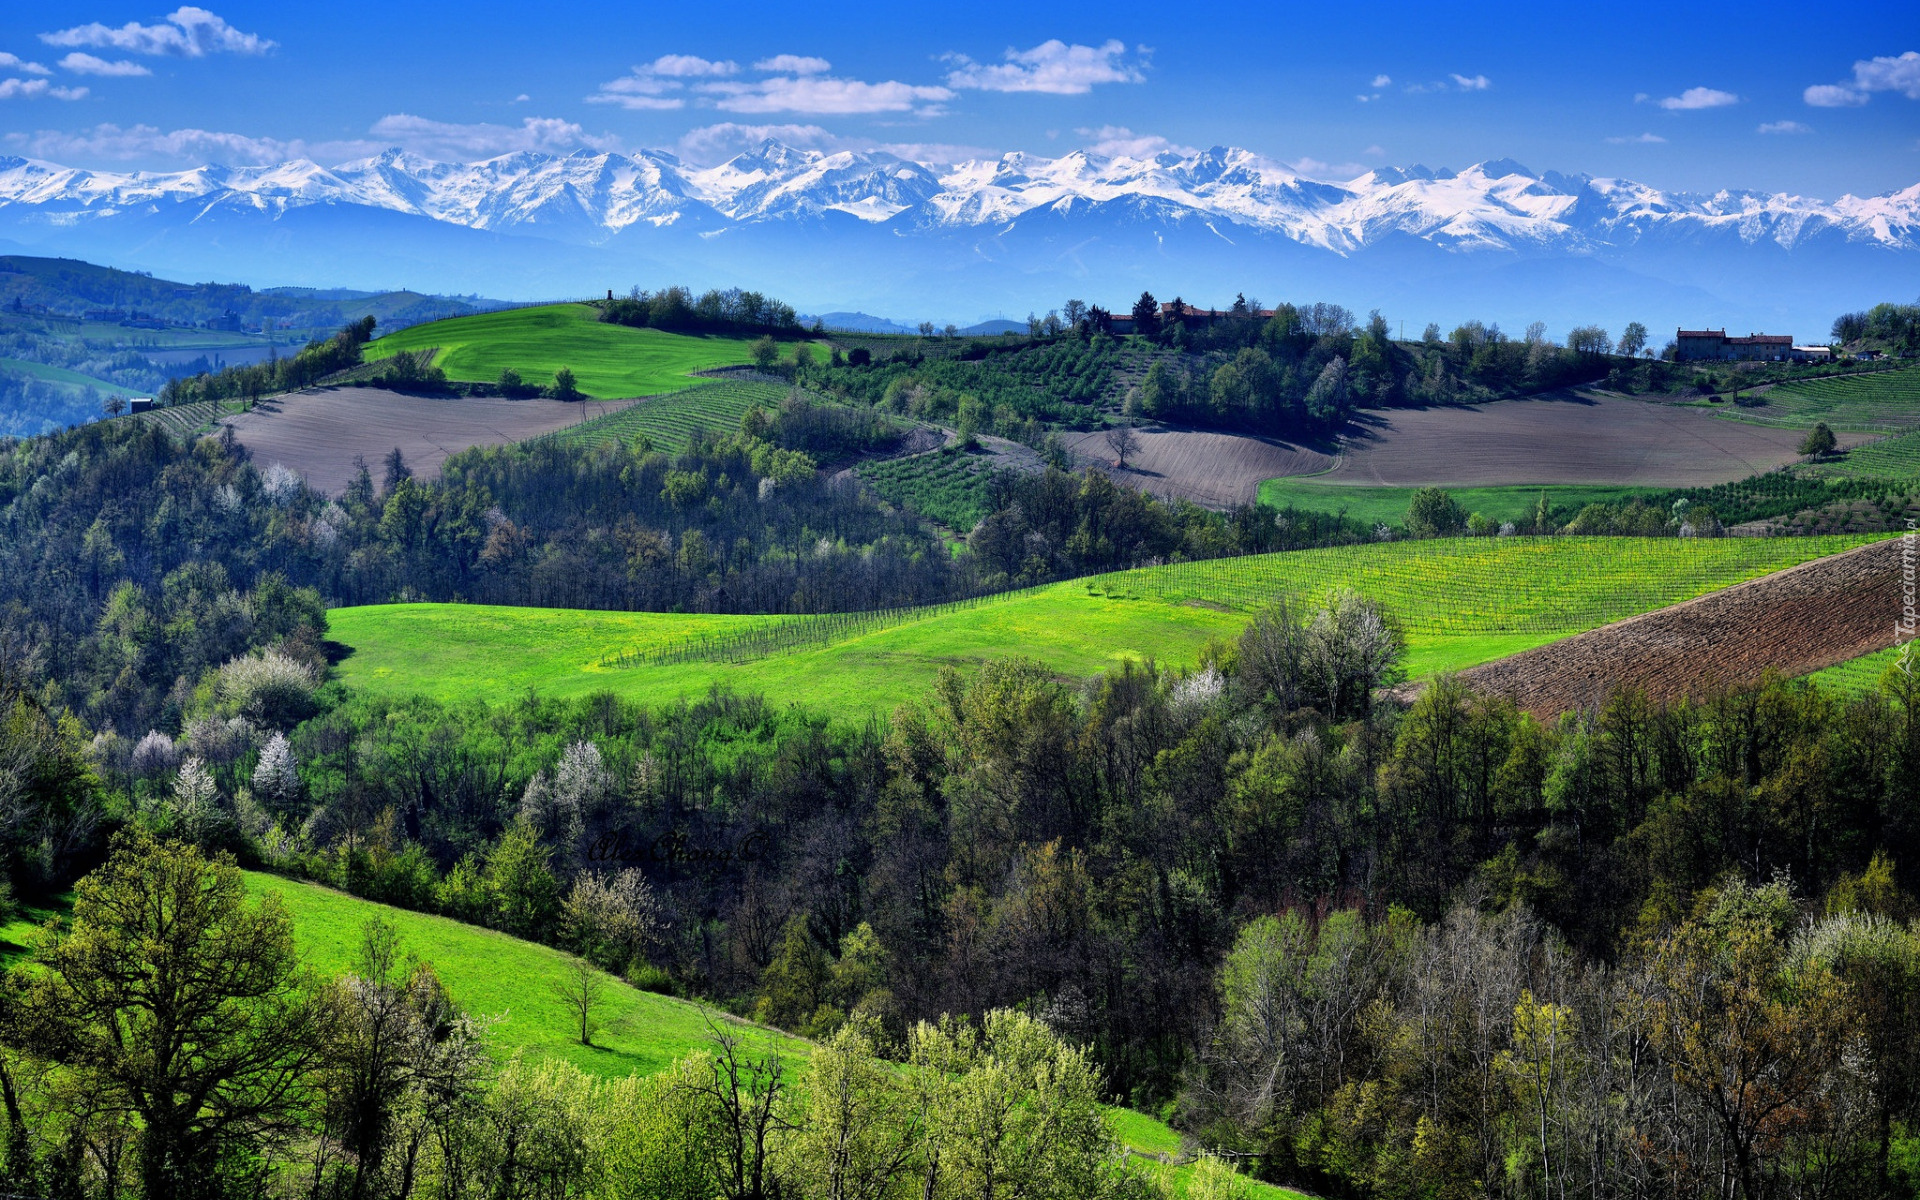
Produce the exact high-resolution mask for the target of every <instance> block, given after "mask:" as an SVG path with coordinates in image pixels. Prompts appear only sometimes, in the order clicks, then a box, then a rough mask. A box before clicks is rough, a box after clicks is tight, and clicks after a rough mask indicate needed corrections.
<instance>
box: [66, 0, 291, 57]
mask: <svg viewBox="0 0 1920 1200" xmlns="http://www.w3.org/2000/svg"><path fill="white" fill-rule="evenodd" d="M40 40H41V41H43V42H45V43H46V44H47V45H49V46H93V47H96V48H98V47H104V48H106V49H110V50H125V51H129V52H131V53H134V54H172V55H177V56H179V57H182V58H203V57H205V56H206V55H209V54H219V53H222V52H225V53H229V54H265V53H266V52H267V51H269V50H271V49H273V48H274V46H275V45H276V43H274V42H271V41H268V40H267V39H266V38H263V37H261V36H260V35H259V34H257V33H242V32H241V31H240V30H238V29H235V28H234V27H233V26H231V25H229V24H227V23H226V22H225V21H224V20H222V19H221V18H220V17H218V16H216V15H214V14H213V13H210V12H208V11H207V10H206V9H204V8H195V7H193V6H192V5H186V6H184V7H181V8H176V9H174V10H173V11H172V12H170V13H168V14H167V23H166V24H164V25H142V24H140V23H139V22H138V21H128V22H127V23H126V24H125V25H121V26H119V27H117V28H116V27H113V26H108V25H102V24H101V23H100V22H98V21H94V22H92V23H90V24H87V25H76V26H74V27H73V28H71V29H59V30H55V31H54V32H52V33H43V34H41V35H40Z"/></svg>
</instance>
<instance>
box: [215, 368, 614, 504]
mask: <svg viewBox="0 0 1920 1200" xmlns="http://www.w3.org/2000/svg"><path fill="white" fill-rule="evenodd" d="M633 403H635V401H632V400H605V401H602V400H589V401H585V402H581V403H568V402H565V401H560V400H504V399H497V398H494V397H482V396H463V397H441V396H409V395H405V394H403V393H400V392H390V391H386V390H385V389H382V388H364V387H340V388H314V389H310V390H308V391H304V392H291V393H289V394H287V395H284V396H276V397H274V398H273V399H271V400H265V401H262V402H261V403H260V404H258V405H256V406H255V407H254V409H253V411H252V412H245V413H237V414H235V415H233V416H230V417H227V418H225V419H224V420H222V421H221V422H220V423H221V424H222V425H228V426H231V427H232V428H233V432H234V436H235V437H236V438H238V439H239V441H240V444H241V445H243V446H245V447H246V448H247V449H248V450H250V451H252V453H253V458H254V462H255V463H256V464H257V465H259V466H260V467H263V468H264V467H267V466H269V465H271V464H273V463H276V462H278V463H285V464H286V465H287V466H289V467H292V468H293V469H294V470H296V471H298V472H300V474H301V476H302V477H303V478H305V479H306V481H307V483H308V485H309V486H311V487H314V488H317V489H318V490H320V491H323V492H326V493H327V494H329V495H334V496H337V495H339V494H340V492H341V491H342V490H343V489H345V488H346V486H347V484H348V483H350V482H352V480H353V475H354V470H355V468H354V465H353V460H354V456H355V455H361V456H364V457H365V458H366V460H367V463H368V464H369V465H370V466H371V467H372V468H373V470H374V474H375V476H376V478H377V477H378V476H379V474H380V460H381V459H382V458H384V457H386V455H387V454H388V453H390V452H391V451H392V450H393V448H394V447H395V446H398V447H399V448H400V453H401V454H403V455H405V456H406V459H407V465H408V466H410V467H412V468H413V473H414V474H415V475H418V476H421V477H422V478H432V477H434V476H437V475H438V474H439V473H440V464H441V463H443V462H445V461H446V459H447V456H448V455H451V454H458V453H459V452H460V451H462V450H465V449H467V448H469V447H471V446H500V445H505V444H506V443H508V442H518V441H523V440H525V439H526V438H530V437H538V436H539V435H540V434H543V433H552V432H553V431H554V430H556V429H563V428H565V427H566V426H568V425H572V424H575V423H577V422H579V421H583V420H591V419H592V418H594V417H598V416H603V415H605V414H607V413H610V412H617V411H619V410H620V409H622V408H625V407H627V406H628V405H630V404H633Z"/></svg>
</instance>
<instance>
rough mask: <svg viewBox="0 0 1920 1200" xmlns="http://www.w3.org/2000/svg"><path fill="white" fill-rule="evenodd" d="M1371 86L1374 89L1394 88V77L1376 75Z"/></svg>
mask: <svg viewBox="0 0 1920 1200" xmlns="http://www.w3.org/2000/svg"><path fill="white" fill-rule="evenodd" d="M1371 86H1373V87H1376V88H1383V87H1392V86H1393V76H1391V75H1375V76H1374V77H1373V84H1372V85H1371Z"/></svg>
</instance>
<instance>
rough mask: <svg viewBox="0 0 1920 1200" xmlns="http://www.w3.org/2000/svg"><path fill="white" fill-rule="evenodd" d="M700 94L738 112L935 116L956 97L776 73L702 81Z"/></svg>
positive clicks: (895, 85)
mask: <svg viewBox="0 0 1920 1200" xmlns="http://www.w3.org/2000/svg"><path fill="white" fill-rule="evenodd" d="M700 90H701V91H702V92H705V93H707V94H708V95H711V96H714V97H717V99H715V101H714V106H715V107H716V108H721V109H724V110H726V111H727V112H737V113H781V112H796V113H833V114H841V115H845V114H851V113H889V112H913V113H917V114H919V115H921V116H935V115H938V113H939V112H940V109H939V107H938V106H939V102H941V101H943V100H951V99H952V98H953V93H952V92H950V91H948V90H947V89H946V88H943V87H920V86H917V85H915V84H910V83H900V82H898V81H895V80H889V81H887V82H885V83H863V82H861V81H860V80H858V79H833V78H829V77H827V76H825V75H798V76H795V75H776V76H774V77H773V78H771V79H762V80H760V81H758V82H756V83H736V82H732V81H726V82H714V83H703V84H701V85H700Z"/></svg>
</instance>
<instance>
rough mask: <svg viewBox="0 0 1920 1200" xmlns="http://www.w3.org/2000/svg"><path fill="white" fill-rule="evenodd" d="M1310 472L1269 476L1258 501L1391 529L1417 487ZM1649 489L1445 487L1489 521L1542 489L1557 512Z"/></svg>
mask: <svg viewBox="0 0 1920 1200" xmlns="http://www.w3.org/2000/svg"><path fill="white" fill-rule="evenodd" d="M1315 479H1316V477H1315V476H1312V475H1288V476H1283V477H1281V478H1279V479H1269V480H1267V481H1265V482H1264V483H1262V484H1261V485H1260V503H1261V504H1262V505H1264V506H1265V507H1267V508H1273V509H1281V508H1285V507H1287V506H1288V505H1292V506H1293V507H1295V508H1297V509H1300V510H1301V511H1302V512H1324V513H1338V512H1341V511H1344V512H1345V513H1346V514H1347V515H1348V516H1349V517H1352V518H1353V519H1354V520H1356V521H1364V522H1366V523H1367V524H1368V525H1378V524H1380V523H1381V522H1383V521H1384V522H1386V523H1387V524H1388V525H1391V526H1393V527H1395V528H1401V527H1404V526H1405V525H1406V521H1407V505H1409V504H1411V503H1412V502H1413V494H1414V493H1415V492H1417V491H1419V490H1420V489H1419V488H1411V487H1357V486H1348V485H1346V484H1338V483H1318V482H1315ZM1652 490H1653V489H1651V488H1636V487H1614V486H1601V487H1584V486H1580V485H1570V484H1557V485H1550V486H1546V487H1525V486H1511V487H1466V488H1448V489H1446V491H1447V494H1448V495H1450V496H1452V497H1453V498H1454V499H1455V500H1457V501H1458V502H1459V504H1460V507H1461V509H1462V510H1464V511H1466V512H1468V513H1479V514H1480V515H1481V516H1483V517H1485V518H1487V520H1489V521H1493V522H1495V523H1498V522H1501V521H1514V522H1516V523H1517V522H1519V521H1522V520H1524V519H1526V518H1527V517H1530V516H1532V515H1533V511H1534V509H1535V507H1536V506H1538V505H1539V503H1540V494H1541V493H1542V492H1545V493H1546V496H1547V503H1548V504H1549V505H1551V506H1552V507H1553V508H1554V509H1556V510H1560V511H1567V510H1575V511H1577V510H1579V509H1582V508H1585V507H1586V506H1587V505H1589V504H1622V503H1625V502H1627V501H1629V500H1632V499H1633V498H1634V497H1635V496H1644V495H1647V494H1648V493H1649V492H1651V491H1652Z"/></svg>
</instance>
